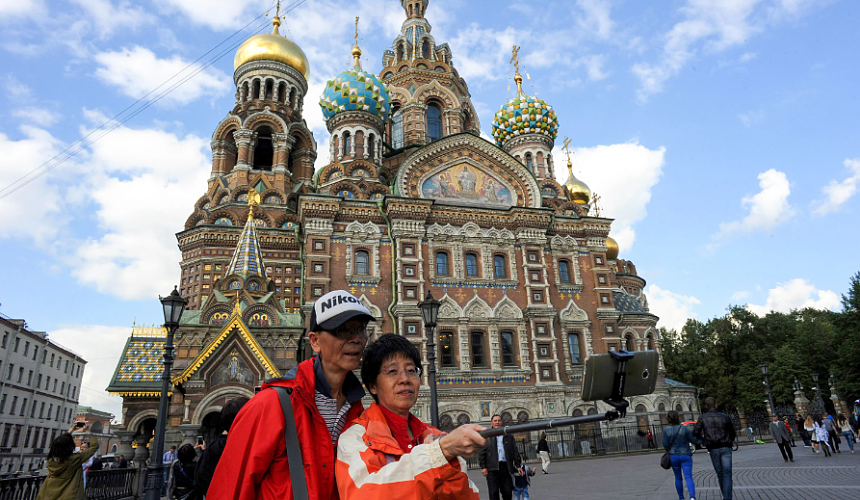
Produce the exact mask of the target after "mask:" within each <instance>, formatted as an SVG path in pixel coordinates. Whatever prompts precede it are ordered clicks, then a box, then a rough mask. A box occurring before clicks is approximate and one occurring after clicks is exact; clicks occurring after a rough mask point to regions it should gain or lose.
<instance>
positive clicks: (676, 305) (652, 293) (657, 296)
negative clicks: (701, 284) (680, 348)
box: [646, 285, 701, 332]
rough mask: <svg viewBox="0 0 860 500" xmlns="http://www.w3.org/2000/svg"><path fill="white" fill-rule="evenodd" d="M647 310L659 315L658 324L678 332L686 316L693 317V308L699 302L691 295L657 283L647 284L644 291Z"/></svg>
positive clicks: (694, 314) (694, 315)
mask: <svg viewBox="0 0 860 500" xmlns="http://www.w3.org/2000/svg"><path fill="white" fill-rule="evenodd" d="M646 294H647V297H648V308H649V310H650V311H651V312H652V313H654V314H656V315H657V316H659V317H660V321H659V323H658V326H661V327H665V328H668V329H670V330H673V329H674V330H675V331H678V332H680V331H681V329H682V328H683V327H684V324H685V323H686V322H687V319H688V318H695V317H696V313H695V312H693V308H694V307H695V306H696V305H697V304H700V303H701V302H700V301H699V299H697V298H696V297H694V296H692V295H682V294H679V293H674V292H670V291H669V290H664V289H662V288H660V287H659V286H657V285H648V290H647V292H646Z"/></svg>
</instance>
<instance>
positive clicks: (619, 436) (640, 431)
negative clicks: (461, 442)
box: [467, 424, 800, 469]
mask: <svg viewBox="0 0 860 500" xmlns="http://www.w3.org/2000/svg"><path fill="white" fill-rule="evenodd" d="M664 427H665V425H664V424H647V425H635V424H631V425H624V426H620V425H611V424H610V425H605V424H601V425H598V424H585V425H576V426H573V427H568V428H564V429H551V430H548V431H545V432H546V438H547V444H548V445H549V449H550V453H551V454H552V459H553V460H557V459H562V458H577V457H586V456H593V455H605V454H608V453H613V454H614V453H635V452H641V451H647V450H648V449H649V444H648V429H651V434H652V435H653V437H654V444H653V446H652V448H651V449H658V450H662V449H663V428H664ZM690 427H691V429H690V430H692V425H691V426H690ZM540 434H541V432H531V433H527V434H515V435H514V439H515V440H516V443H517V449H518V450H519V452H520V455H521V456H522V457H523V459H524V460H526V461H533V460H536V459H537V458H538V453H537V444H538V441H539V440H540ZM736 434H737V441H738V443H739V444H749V443H754V442H755V441H757V440H758V441H765V442H767V440H768V439H770V437H769V434H768V429H767V428H766V427H757V428H754V429H753V430H752V433H750V432H749V431H748V430H747V429H736ZM792 437H793V438H795V439H800V436H798V435H797V433H796V432H795V433H793V434H792ZM467 463H468V464H469V468H470V469H476V468H478V457H473V458H470V459H468V460H467Z"/></svg>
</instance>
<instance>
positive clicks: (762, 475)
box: [469, 441, 860, 500]
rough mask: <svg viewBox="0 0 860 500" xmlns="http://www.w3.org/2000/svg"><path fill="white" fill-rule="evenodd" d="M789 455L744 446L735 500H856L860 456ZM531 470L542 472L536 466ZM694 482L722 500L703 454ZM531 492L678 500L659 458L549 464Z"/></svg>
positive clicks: (536, 496) (556, 499) (699, 491)
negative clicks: (789, 459)
mask: <svg viewBox="0 0 860 500" xmlns="http://www.w3.org/2000/svg"><path fill="white" fill-rule="evenodd" d="M843 442H844V441H843ZM843 448H847V447H845V446H843ZM793 451H794V459H795V461H794V463H790V462H789V463H786V462H784V461H783V459H782V456H781V455H780V454H779V449H778V448H777V447H776V445H775V444H765V445H750V446H742V447H741V448H740V450H738V451H736V452H734V453H733V456H732V462H733V464H732V467H733V474H732V476H733V481H734V495H733V498H734V500H807V499H809V500H811V499H815V500H848V499H851V500H857V499H860V453H858V454H856V455H852V454H851V453H850V451H848V450H847V449H845V450H843V453H841V454H834V455H833V457H832V458H827V457H825V456H824V455H823V454H817V455H816V454H813V453H812V451H810V449H809V448H804V447H802V446H798V447H796V448H793ZM530 465H533V466H534V467H537V468H538V469H539V468H540V464H539V463H534V464H530ZM469 476H470V477H471V479H472V481H474V482H475V484H476V485H478V488H479V489H480V490H481V499H482V500H488V499H489V496H488V494H487V481H486V479H485V478H484V477H483V476H482V475H481V471H480V470H472V471H469ZM693 478H694V480H695V483H696V498H697V499H698V500H721V495H720V489H719V486H718V485H717V482H716V474H715V473H714V470H713V468H712V466H711V460H710V457H709V456H708V454H707V452H706V451H699V452H697V453H696V454H695V455H693ZM529 493H530V497H531V499H532V500H568V499H577V500H580V499H581V500H603V499H631V498H637V499H643V500H656V499H661V500H675V499H677V498H678V495H677V493H676V491H675V476H674V474H673V473H672V471H671V470H669V471H665V470H663V469H661V468H660V454H659V453H642V454H632V455H616V456H609V457H598V458H588V459H579V460H568V461H559V462H553V463H552V465H550V473H549V474H542V473H541V472H540V470H538V473H537V475H535V476H534V477H533V478H532V485H531V487H530V488H529ZM685 493H686V489H685ZM687 498H689V497H687Z"/></svg>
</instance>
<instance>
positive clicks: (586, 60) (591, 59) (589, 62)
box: [575, 54, 609, 81]
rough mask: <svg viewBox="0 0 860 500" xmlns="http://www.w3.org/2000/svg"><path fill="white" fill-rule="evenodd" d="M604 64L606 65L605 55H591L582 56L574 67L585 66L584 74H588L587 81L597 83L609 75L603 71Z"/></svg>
mask: <svg viewBox="0 0 860 500" xmlns="http://www.w3.org/2000/svg"><path fill="white" fill-rule="evenodd" d="M604 64H606V56H605V55H603V54H592V55H590V56H584V57H581V58H579V60H577V62H576V64H575V65H576V66H579V65H582V66H585V69H586V72H587V73H588V79H589V80H592V81H599V80H603V79H604V78H606V77H607V76H609V73H606V72H605V71H603V65H604Z"/></svg>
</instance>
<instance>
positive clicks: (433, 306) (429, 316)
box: [418, 290, 442, 328]
mask: <svg viewBox="0 0 860 500" xmlns="http://www.w3.org/2000/svg"><path fill="white" fill-rule="evenodd" d="M441 305H442V303H441V302H439V301H438V300H435V299H434V298H433V294H432V293H430V290H427V297H425V298H424V301H423V302H421V303H420V304H418V307H419V308H421V316H422V317H423V319H424V326H425V327H427V328H435V327H436V320H437V319H438V318H439V307H440V306H441Z"/></svg>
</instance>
